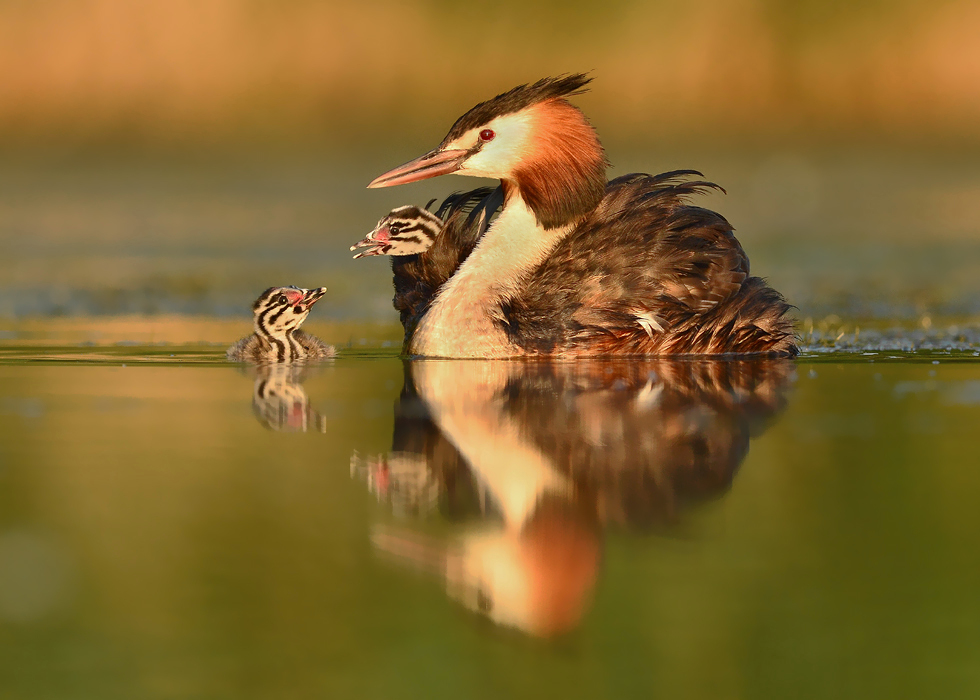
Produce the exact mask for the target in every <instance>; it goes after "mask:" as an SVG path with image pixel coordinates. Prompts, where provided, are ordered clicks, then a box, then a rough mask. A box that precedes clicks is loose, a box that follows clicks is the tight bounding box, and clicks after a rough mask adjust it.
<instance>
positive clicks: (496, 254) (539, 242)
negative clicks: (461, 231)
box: [409, 190, 572, 357]
mask: <svg viewBox="0 0 980 700" xmlns="http://www.w3.org/2000/svg"><path fill="white" fill-rule="evenodd" d="M571 229H572V226H568V227H563V228H555V229H550V230H545V229H544V228H542V227H541V226H540V225H539V224H538V222H537V219H536V218H535V216H534V212H532V211H531V210H530V209H529V208H528V206H527V204H526V203H525V202H524V200H523V199H521V197H520V191H519V190H515V194H514V195H512V196H511V197H510V198H508V200H507V202H506V203H505V204H504V208H503V211H501V212H500V216H498V217H497V220H496V221H495V222H494V223H493V224H492V225H491V226H490V228H489V229H488V230H487V232H486V233H485V234H484V235H483V238H481V239H480V242H479V243H477V245H476V247H475V248H474V249H473V252H472V253H470V256H469V257H468V258H467V259H466V261H465V262H464V263H463V264H462V265H460V267H459V269H458V270H457V271H456V274H455V275H453V276H452V278H451V279H450V280H449V281H448V282H446V284H445V285H443V287H442V289H440V290H439V292H438V294H437V295H436V298H435V300H434V301H433V302H432V306H431V307H430V308H429V311H428V313H426V315H425V316H424V317H423V318H422V320H421V321H420V322H419V325H418V328H417V329H416V331H415V335H414V336H413V337H412V342H411V344H410V345H409V352H411V353H412V354H415V355H425V356H429V357H514V356H516V355H522V354H525V353H524V352H523V350H521V348H519V347H517V346H515V345H513V344H512V343H510V342H509V340H508V339H507V335H506V333H505V332H504V330H503V329H502V328H501V326H500V324H499V321H501V320H502V316H501V312H500V301H501V300H502V299H505V298H507V297H508V296H511V295H512V294H513V293H514V292H516V291H517V290H518V289H519V287H520V284H521V282H523V281H524V279H526V277H527V275H529V274H530V273H531V272H532V271H533V270H534V269H535V268H537V267H538V266H539V265H540V264H541V263H542V262H543V261H544V260H545V258H547V256H548V254H549V253H550V252H551V251H552V249H554V247H555V246H556V245H557V244H558V242H559V241H560V240H561V239H562V238H563V237H564V236H565V235H566V234H567V233H568V232H569V231H570V230H571Z"/></svg>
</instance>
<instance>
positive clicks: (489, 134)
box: [480, 129, 496, 141]
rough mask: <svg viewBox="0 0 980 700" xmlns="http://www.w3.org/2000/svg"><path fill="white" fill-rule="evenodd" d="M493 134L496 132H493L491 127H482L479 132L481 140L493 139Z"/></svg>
mask: <svg viewBox="0 0 980 700" xmlns="http://www.w3.org/2000/svg"><path fill="white" fill-rule="evenodd" d="M494 136H496V134H495V133H493V129H484V130H483V131H481V132H480V140H481V141H493V137H494Z"/></svg>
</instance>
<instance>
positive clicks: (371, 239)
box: [350, 223, 391, 260]
mask: <svg viewBox="0 0 980 700" xmlns="http://www.w3.org/2000/svg"><path fill="white" fill-rule="evenodd" d="M358 248H367V250H362V251H361V252H360V253H358V254H357V255H355V256H354V259H355V260H357V259H358V258H364V257H367V256H369V255H384V254H385V253H387V252H388V251H389V250H391V231H389V230H388V225H387V224H385V223H382V224H378V226H377V227H376V228H375V229H374V230H373V231H371V233H369V234H368V235H366V236H365V237H364V238H362V239H361V240H359V241H358V242H357V243H355V244H354V245H352V246H351V247H350V249H351V250H357V249H358Z"/></svg>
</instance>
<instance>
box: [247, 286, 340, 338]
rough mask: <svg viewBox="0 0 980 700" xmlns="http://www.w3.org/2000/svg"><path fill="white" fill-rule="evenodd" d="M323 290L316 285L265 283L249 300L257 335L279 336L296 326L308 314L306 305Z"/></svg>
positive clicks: (324, 288) (314, 299)
mask: <svg viewBox="0 0 980 700" xmlns="http://www.w3.org/2000/svg"><path fill="white" fill-rule="evenodd" d="M326 291H327V288H326V287H318V288H316V289H302V288H300V287H269V288H268V289H267V290H265V291H264V292H262V294H261V295H260V296H259V298H258V299H256V300H255V303H254V304H252V312H253V313H254V314H255V332H256V333H258V334H259V335H264V336H271V337H273V338H281V337H283V336H285V335H287V334H289V333H290V332H292V331H294V330H296V329H297V328H299V327H300V326H301V325H302V324H303V321H305V320H306V317H307V316H309V315H310V309H311V308H313V305H314V304H315V303H317V301H319V300H320V297H322V296H323V295H324V293H325V292H326Z"/></svg>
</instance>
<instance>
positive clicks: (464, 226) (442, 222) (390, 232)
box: [350, 187, 504, 350]
mask: <svg viewBox="0 0 980 700" xmlns="http://www.w3.org/2000/svg"><path fill="white" fill-rule="evenodd" d="M434 201H435V200H432V201H431V202H429V204H428V205H426V207H425V208H421V207H416V206H413V205H407V206H403V207H398V208H397V209H393V210H391V211H390V212H389V213H388V214H386V215H385V216H384V217H383V218H382V219H381V220H380V221H379V222H378V225H377V226H375V227H374V230H372V231H371V232H370V233H369V234H368V235H367V236H365V237H364V238H363V239H361V240H360V241H358V242H357V243H355V244H354V245H352V246H351V248H350V249H351V250H358V249H360V248H366V250H364V251H362V252H359V253H358V254H357V255H355V256H354V257H355V258H362V257H368V256H374V255H390V256H391V270H392V273H393V278H394V285H395V298H394V300H393V303H394V306H395V308H396V309H398V312H399V314H400V316H401V322H402V326H404V328H405V339H406V343H407V341H408V339H409V338H411V337H412V334H413V333H414V330H415V326H416V324H417V323H418V320H419V319H420V318H421V317H422V316H423V315H424V314H425V312H426V311H427V310H428V308H429V304H430V302H431V301H432V298H433V297H434V296H435V294H436V292H438V291H439V289H440V288H441V287H442V286H443V285H444V284H445V283H446V281H448V280H449V278H450V277H452V275H453V273H455V272H456V269H457V268H458V267H459V266H460V264H461V263H462V262H463V261H464V260H466V258H467V257H468V256H469V254H470V252H472V250H473V246H475V245H476V242H477V241H478V240H479V238H480V236H482V235H483V233H484V232H485V231H486V230H487V226H488V225H489V223H490V219H491V217H492V216H493V215H494V214H495V213H496V211H497V210H498V209H500V207H501V205H502V204H503V202H504V195H503V190H502V189H501V188H500V187H498V188H496V189H491V188H489V187H478V188H477V189H475V190H471V191H470V192H462V193H457V194H453V195H450V196H449V197H447V198H446V199H445V201H443V203H442V204H441V205H439V208H438V209H437V210H436V211H435V213H433V212H431V211H429V210H428V207H429V206H431V205H432V202H434ZM405 349H406V350H408V346H407V344H406V347H405Z"/></svg>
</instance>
